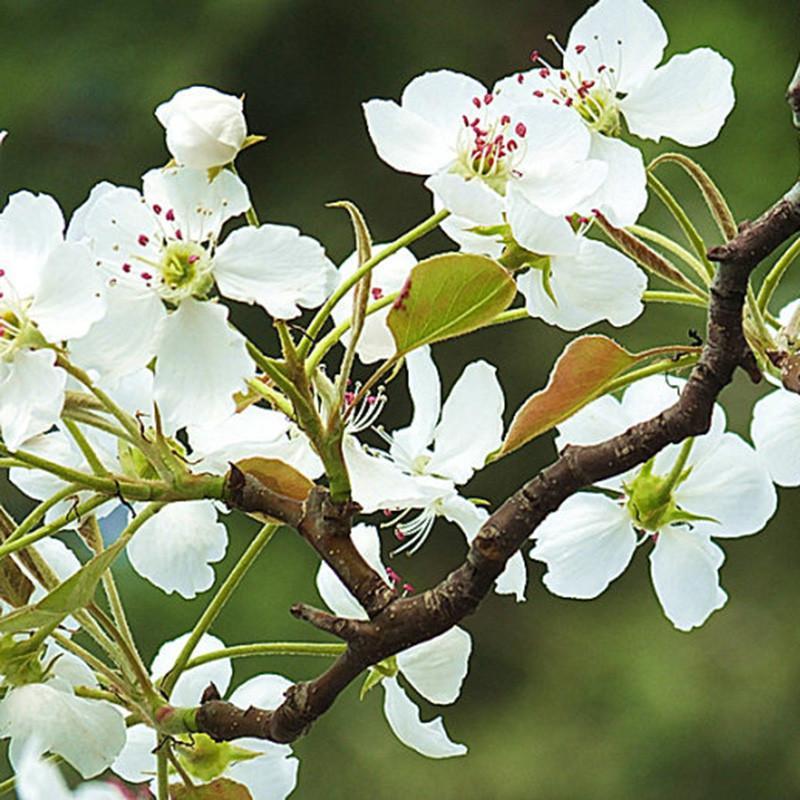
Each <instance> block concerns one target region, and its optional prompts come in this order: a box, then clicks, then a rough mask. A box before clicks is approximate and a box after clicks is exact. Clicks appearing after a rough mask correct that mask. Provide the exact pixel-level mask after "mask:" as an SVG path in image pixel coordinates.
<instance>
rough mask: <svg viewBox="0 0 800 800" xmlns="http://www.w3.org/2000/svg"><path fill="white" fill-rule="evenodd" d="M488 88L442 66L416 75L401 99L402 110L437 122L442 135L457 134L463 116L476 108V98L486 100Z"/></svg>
mask: <svg viewBox="0 0 800 800" xmlns="http://www.w3.org/2000/svg"><path fill="white" fill-rule="evenodd" d="M485 94H486V87H484V85H483V84H482V83H480V81H477V80H475V78H472V77H470V76H469V75H463V74H462V73H460V72H453V71H452V70H448V69H440V70H436V71H434V72H425V73H423V74H422V75H418V76H417V77H416V78H414V79H413V80H412V81H411V82H410V83H409V84H408V86H406V88H405V89H403V96H402V97H401V98H400V102H401V104H402V106H403V109H404V110H406V111H410V112H411V113H412V114H416V115H417V116H419V117H420V118H422V119H424V120H425V121H426V122H429V123H430V124H431V125H434V126H435V127H436V128H437V129H438V130H439V131H440V135H447V134H450V133H452V134H454V135H455V134H457V133H458V131H459V130H460V127H462V126H463V124H464V123H463V121H462V118H463V115H464V114H465V113H469V112H470V111H473V110H474V106H473V98H475V97H477V98H479V99H481V100H482V99H483V97H484V95H485Z"/></svg>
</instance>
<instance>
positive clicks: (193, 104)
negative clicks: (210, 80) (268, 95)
mask: <svg viewBox="0 0 800 800" xmlns="http://www.w3.org/2000/svg"><path fill="white" fill-rule="evenodd" d="M242 105H243V102H242V98H241V97H234V96H233V95H231V94H225V93H223V92H220V91H218V90H217V89H212V88H211V87H209V86H190V87H189V88H187V89H181V90H179V91H177V92H175V94H174V95H173V96H172V97H171V98H170V99H169V100H168V101H167V102H165V103H161V105H160V106H158V108H156V111H155V114H156V119H157V120H158V121H159V122H160V123H161V125H162V126H163V127H164V129H165V130H166V134H167V149H168V150H169V152H170V153H171V154H172V157H173V158H174V159H175V161H176V162H177V163H178V164H182V165H183V166H186V167H191V168H193V169H210V168H212V167H221V166H224V165H225V164H229V163H230V162H231V161H233V160H234V159H235V158H236V155H237V153H238V152H239V150H241V149H242V146H243V145H244V143H245V139H246V138H247V123H246V122H245V118H244V111H243V110H242Z"/></svg>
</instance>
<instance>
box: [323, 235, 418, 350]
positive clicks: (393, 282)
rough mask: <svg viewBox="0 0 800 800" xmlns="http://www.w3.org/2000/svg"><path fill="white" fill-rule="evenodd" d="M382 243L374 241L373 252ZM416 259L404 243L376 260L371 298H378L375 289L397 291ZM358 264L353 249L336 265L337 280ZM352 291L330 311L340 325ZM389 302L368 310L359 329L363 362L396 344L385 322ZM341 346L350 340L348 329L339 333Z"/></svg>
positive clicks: (349, 310)
mask: <svg viewBox="0 0 800 800" xmlns="http://www.w3.org/2000/svg"><path fill="white" fill-rule="evenodd" d="M384 247H386V245H385V244H376V245H373V246H372V252H373V254H377V253H380V252H381V250H383V248H384ZM416 263H417V259H416V258H414V254H413V253H412V252H411V251H410V250H409V249H408V248H407V247H403V248H401V249H400V250H398V251H397V252H396V253H393V254H392V255H390V256H389V257H388V258H386V259H384V260H383V261H381V262H380V264H378V266H377V267H375V269H373V270H372V279H371V283H370V291H371V292H372V298H371V299H370V302H372V299H373V298H374V299H380V297H376V295H377V294H378V293H380V296H386V295H389V294H392V293H394V292H398V291H400V289H402V288H403V284H405V282H406V280H407V278H408V273H409V272H411V270H412V269H413V267H414V266H415V264H416ZM357 268H358V254H357V253H353V254H352V255H351V256H350V257H349V258H347V259H346V260H345V261H344V262H343V263H342V265H341V267H339V283H340V284H341V283H342V282H343V281H344V280H345V279H346V278H349V277H350V276H351V275H352V274H353V273H354V272H355V271H356V269H357ZM352 297H353V295H352V293H351V294H350V295H349V296H348V297H346V298H345V299H344V300H343V301H342V302H341V303H338V304H337V305H336V306H335V307H334V309H333V312H332V316H333V319H334V321H335V322H336V324H337V325H340V324H341V323H343V322H344V321H345V320H348V319H350V317H351V316H352V313H353V302H352ZM390 311H391V306H386V307H385V308H382V309H381V310H380V311H376V312H375V313H374V314H370V315H369V316H368V317H367V318H366V320H365V321H364V328H363V330H362V332H361V337H360V338H359V340H358V346H357V347H356V354H357V355H358V357H359V359H360V360H361V362H362V363H363V364H371V363H373V362H374V361H381V360H383V359H385V358H389V356H391V355H393V354H394V352H395V350H396V349H397V346H396V345H395V343H394V337H393V336H392V333H391V331H390V330H389V327H388V326H387V324H386V318H387V317H388V316H389V312H390ZM339 341H340V342H341V343H342V344H343V345H344V346H347V345H349V344H350V332H349V331H348V332H347V333H345V334H344V336H342V338H341V339H340V340H339Z"/></svg>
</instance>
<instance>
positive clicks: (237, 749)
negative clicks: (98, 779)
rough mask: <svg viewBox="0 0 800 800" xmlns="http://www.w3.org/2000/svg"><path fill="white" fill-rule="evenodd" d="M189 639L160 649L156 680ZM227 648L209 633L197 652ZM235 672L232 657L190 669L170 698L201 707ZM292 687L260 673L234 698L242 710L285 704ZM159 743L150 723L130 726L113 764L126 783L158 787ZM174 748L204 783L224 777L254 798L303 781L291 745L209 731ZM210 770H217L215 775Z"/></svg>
mask: <svg viewBox="0 0 800 800" xmlns="http://www.w3.org/2000/svg"><path fill="white" fill-rule="evenodd" d="M188 637H189V634H184V635H183V636H179V637H178V638H177V639H173V640H172V641H169V642H166V643H165V644H163V645H162V646H161V647H160V648H159V651H158V653H157V654H156V657H155V658H154V659H153V663H152V665H151V668H150V672H151V675H152V676H153V678H154V679H157V678H163V677H164V676H165V675H166V674H167V673H168V672H169V670H170V669H171V668H172V666H173V664H174V663H175V659H176V658H177V656H178V654H179V653H180V651H181V650H182V648H183V646H184V644H185V643H186V640H187V639H188ZM224 647H225V645H224V643H223V642H222V641H220V640H219V639H217V638H216V637H215V636H211V635H209V634H204V635H203V636H202V638H201V639H200V641H199V642H198V644H197V647H196V648H195V650H194V655H195V656H199V655H203V654H205V653H210V652H213V651H215V650H220V649H222V648H224ZM232 674H233V668H232V666H231V662H230V659H227V658H223V659H218V660H216V661H210V662H208V663H207V664H203V665H201V666H199V667H193V668H192V669H189V670H186V671H185V672H184V673H183V674H182V675H181V676H180V678H179V679H178V681H177V682H176V684H175V687H174V689H173V690H172V692H171V694H170V697H169V702H170V703H172V704H173V705H176V706H196V705H198V704H199V702H200V698H201V696H202V694H203V690H204V689H205V688H206V687H207V686H208V685H209V684H210V683H213V684H214V685H215V686H216V687H217V689H218V690H219V692H220V693H221V694H225V692H227V690H228V686H229V685H230V681H231V676H232ZM291 685H292V683H291V681H289V680H287V679H286V678H284V677H282V676H280V675H270V674H266V675H258V676H256V677H255V678H251V679H250V680H249V681H245V682H244V683H243V684H242V685H241V686H239V688H238V689H236V690H234V692H233V693H232V694H231V696H230V697H229V698H228V699H229V701H230V702H231V703H233V704H234V705H237V706H239V707H240V708H248V707H249V706H251V705H253V706H258V707H259V708H266V709H274V708H277V707H278V706H279V705H280V704H281V702H283V695H284V692H285V691H286V690H287V689H288V688H289V686H291ZM155 746H156V733H155V731H154V730H153V729H152V728H148V727H147V726H146V725H134V726H132V727H131V728H129V729H128V739H127V743H126V744H125V747H124V748H123V750H122V752H121V753H120V754H119V757H118V758H117V760H116V761H115V762H114V763H113V764H112V767H111V768H112V769H113V770H114V772H116V773H117V775H119V776H120V777H121V778H123V779H124V780H126V781H130V782H131V783H141V782H143V781H151V785H153V784H154V779H155V774H156V760H155V756H154V754H153V750H154V748H155ZM174 751H175V754H176V756H177V757H178V759H179V760H180V762H181V764H182V766H183V767H184V769H185V770H186V771H187V772H188V773H189V774H190V775H191V776H192V777H194V778H197V779H199V781H198V782H201V783H202V782H207V781H209V780H213V779H216V778H219V777H222V776H223V775H224V776H225V777H227V778H230V779H232V780H234V781H236V782H237V783H241V784H243V785H244V786H246V787H247V789H248V790H249V791H250V794H251V796H252V797H253V800H284V798H286V797H288V796H289V794H291V792H292V791H293V790H294V787H295V786H296V785H297V770H298V767H299V762H298V760H297V759H296V758H295V757H294V756H293V755H292V749H291V747H289V745H285V744H275V743H274V742H270V741H267V740H266V739H253V738H240V739H236V740H235V742H221V743H215V742H213V741H212V740H211V739H210V738H209V737H208V736H205V735H204V734H194V735H193V736H187V737H186V738H185V740H184V739H176V740H175V742H174ZM209 771H213V772H215V773H216V774H214V775H213V776H210V775H209Z"/></svg>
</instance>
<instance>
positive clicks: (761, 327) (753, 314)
mask: <svg viewBox="0 0 800 800" xmlns="http://www.w3.org/2000/svg"><path fill="white" fill-rule="evenodd" d="M747 311H748V312H749V316H750V319H751V320H752V322H753V325H755V328H756V334H757V335H758V337H759V339H760V341H761V344H762V346H763V347H771V346H772V344H773V342H772V334H771V333H770V332H769V329H768V328H767V323H766V322H765V321H764V315H763V314H762V313H761V307H760V306H759V304H758V300H757V299H756V293H755V291H754V290H753V284H752V283H751V282H749V281H748V283H747Z"/></svg>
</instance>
